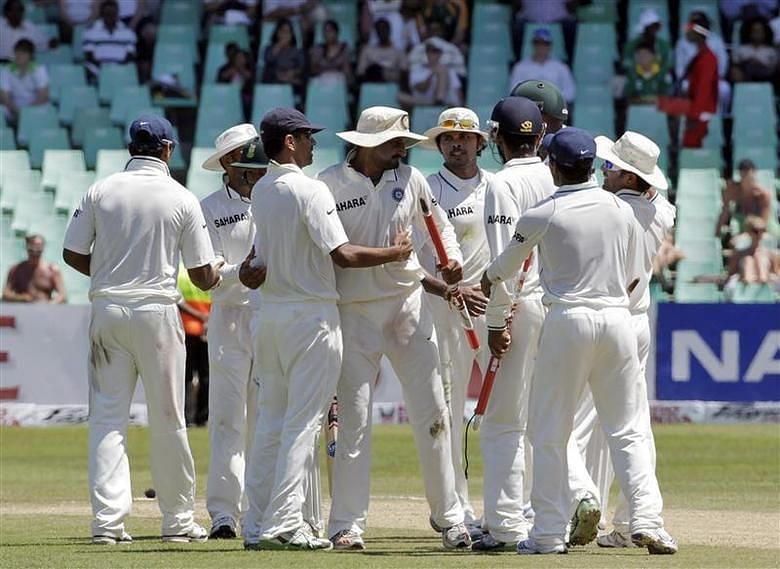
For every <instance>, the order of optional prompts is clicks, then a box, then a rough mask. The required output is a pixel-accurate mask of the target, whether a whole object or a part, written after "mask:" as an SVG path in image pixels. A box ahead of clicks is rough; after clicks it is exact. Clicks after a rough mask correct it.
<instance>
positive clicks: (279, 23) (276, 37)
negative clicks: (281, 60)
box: [271, 18, 298, 47]
mask: <svg viewBox="0 0 780 569" xmlns="http://www.w3.org/2000/svg"><path fill="white" fill-rule="evenodd" d="M285 25H286V26H287V27H289V28H290V35H291V36H292V39H291V40H290V45H294V46H296V47H297V46H298V40H297V39H296V37H295V28H293V25H292V21H290V19H289V18H279V21H277V22H276V27H275V28H274V33H273V34H272V35H271V45H273V44H275V43H276V42H277V41H279V30H281V29H282V26H285Z"/></svg>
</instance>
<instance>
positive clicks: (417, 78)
mask: <svg viewBox="0 0 780 569" xmlns="http://www.w3.org/2000/svg"><path fill="white" fill-rule="evenodd" d="M420 48H422V49H420ZM453 50H454V52H453ZM421 52H422V53H424V59H422V58H421V57H420V55H421ZM454 53H457V54H458V55H459V56H460V60H458V58H457V57H455V56H454ZM462 59H463V56H462V55H461V53H460V51H459V50H458V48H457V47H455V46H454V45H453V44H451V43H448V42H447V41H445V40H443V39H441V38H439V37H432V38H430V39H428V40H426V41H425V42H424V43H423V44H421V45H419V46H417V47H415V48H414V49H413V50H412V53H411V54H410V55H409V86H410V90H411V93H400V94H399V96H398V100H399V101H400V102H401V104H402V105H404V106H407V107H414V106H416V105H438V106H448V107H459V106H462V105H463V89H462V86H463V83H462V80H461V73H459V70H460V68H461V66H462V65H463V61H462Z"/></svg>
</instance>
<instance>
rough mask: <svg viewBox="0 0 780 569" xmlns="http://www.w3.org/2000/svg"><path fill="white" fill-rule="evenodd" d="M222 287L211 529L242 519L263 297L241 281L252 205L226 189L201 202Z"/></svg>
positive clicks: (212, 338)
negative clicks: (255, 326)
mask: <svg viewBox="0 0 780 569" xmlns="http://www.w3.org/2000/svg"><path fill="white" fill-rule="evenodd" d="M200 205H201V208H202V209H203V216H204V217H205V219H206V225H207V226H208V230H209V235H210V236H211V243H212V244H213V246H214V254H215V255H216V257H217V261H223V262H224V263H225V264H224V265H222V267H220V270H219V272H220V274H221V275H222V284H221V285H220V286H219V288H217V289H216V290H214V292H212V294H211V313H210V314H209V326H208V345H209V369H210V374H211V380H210V381H209V448H210V457H209V479H208V486H207V489H206V507H207V508H208V511H209V515H210V516H211V520H212V527H213V528H217V527H219V526H221V525H229V526H230V527H232V528H233V529H234V530H235V529H236V527H237V524H238V522H239V520H240V519H241V514H242V511H243V510H244V509H245V505H244V504H243V496H244V469H245V465H246V462H247V455H248V453H249V451H250V450H251V449H252V436H253V435H254V432H255V430H254V426H255V411H256V409H257V405H256V402H257V385H256V384H255V383H254V382H253V381H252V363H253V356H252V348H253V342H252V319H253V317H254V315H255V309H256V308H257V307H258V305H259V304H258V297H259V293H258V292H257V291H250V290H249V289H248V288H247V287H245V286H244V285H243V284H241V281H239V280H238V270H239V268H240V266H241V263H242V262H243V261H244V259H245V258H246V256H247V255H248V254H249V251H250V250H251V248H252V244H253V242H254V239H255V224H254V220H253V219H252V211H251V209H250V207H249V205H250V200H249V198H245V197H243V196H241V194H239V193H238V192H236V191H235V190H233V189H232V188H230V186H228V185H227V184H223V185H222V187H221V188H220V189H218V190H217V191H215V192H214V193H213V194H210V195H209V196H207V197H206V198H204V199H203V200H202V201H201V203H200Z"/></svg>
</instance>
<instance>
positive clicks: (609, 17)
mask: <svg viewBox="0 0 780 569" xmlns="http://www.w3.org/2000/svg"><path fill="white" fill-rule="evenodd" d="M577 21H578V22H580V25H582V24H583V23H588V22H593V23H599V24H612V25H614V24H615V23H616V22H617V0H599V1H598V2H591V3H590V4H585V5H583V6H578V7H577Z"/></svg>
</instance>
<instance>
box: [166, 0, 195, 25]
mask: <svg viewBox="0 0 780 569" xmlns="http://www.w3.org/2000/svg"><path fill="white" fill-rule="evenodd" d="M161 5H162V6H161V11H160V23H161V24H183V25H188V26H192V27H194V28H199V26H200V16H201V6H202V3H201V2H192V0H165V2H161Z"/></svg>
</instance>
